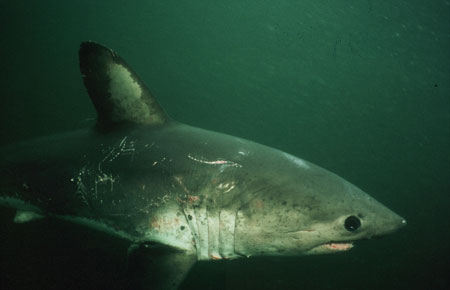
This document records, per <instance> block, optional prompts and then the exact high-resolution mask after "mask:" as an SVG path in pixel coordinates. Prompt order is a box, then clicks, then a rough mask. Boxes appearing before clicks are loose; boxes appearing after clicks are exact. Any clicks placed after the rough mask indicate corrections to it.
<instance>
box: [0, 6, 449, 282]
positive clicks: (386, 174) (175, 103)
mask: <svg viewBox="0 0 450 290" xmlns="http://www.w3.org/2000/svg"><path fill="white" fill-rule="evenodd" d="M449 7H450V4H449V1H419V0H413V1H374V0H337V1H325V0H304V1H294V0H291V1H281V0H280V1H264V0H259V1H256V0H253V1H244V0H239V1H237V0H227V1H184V0H178V1H173V0H170V1H150V0H148V1H130V2H127V3H126V2H125V1H117V0H114V1H86V0H80V1H72V2H70V3H69V1H23V0H22V1H17V0H16V1H1V2H0V32H1V37H0V52H1V57H2V58H1V65H2V67H1V70H0V89H1V93H0V100H1V106H0V110H1V111H0V124H1V131H0V144H6V143H11V142H14V141H17V140H22V139H25V138H32V137H36V136H40V135H48V134H52V133H56V132H61V131H67V130H72V129H75V128H80V127H85V126H90V125H92V124H93V119H94V118H95V111H94V109H93V107H92V105H91V103H90V100H89V98H88V96H87V94H86V92H85V89H84V87H83V85H82V82H81V79H80V75H79V69H78V60H77V50H78V46H79V43H80V42H81V41H83V40H94V41H96V42H99V43H102V44H104V45H106V46H109V47H111V48H114V50H116V51H117V52H118V53H120V55H121V56H122V57H123V58H124V59H126V60H127V62H128V63H129V64H130V65H131V66H132V67H134V69H135V70H136V71H137V72H138V73H139V74H140V76H141V77H142V79H143V80H145V82H146V83H147V85H148V86H149V87H150V89H151V91H152V92H153V93H154V95H156V96H157V98H158V99H159V101H160V103H161V105H162V106H163V107H164V108H165V110H166V111H167V112H168V113H169V115H171V116H172V117H173V118H174V119H176V120H179V121H181V122H185V123H188V124H190V125H194V126H198V127H202V128H206V129H211V130H215V131H221V132H225V133H229V134H232V135H237V136H240V137H244V138H247V139H251V140H254V141H257V142H260V143H263V144H266V145H269V146H272V147H276V148H278V149H282V150H284V151H287V152H289V153H292V154H294V155H297V156H300V157H302V158H305V159H307V160H309V161H312V162H314V163H316V164H319V165H321V166H323V167H325V168H327V169H330V170H331V171H334V172H335V173H337V174H339V175H341V176H342V177H345V178H346V179H348V180H349V181H351V182H352V183H354V184H356V185H358V186H359V187H361V188H362V189H364V190H365V191H367V192H368V193H370V194H371V195H372V196H374V197H375V198H376V199H378V200H379V201H381V202H382V203H384V204H385V205H387V206H388V207H390V208H391V209H393V210H394V211H396V212H397V213H399V214H400V215H402V216H404V217H405V218H406V219H407V220H408V226H407V227H406V228H405V229H403V230H402V231H400V232H398V233H395V234H393V235H391V236H388V237H385V238H383V239H379V240H373V241H365V242H361V243H358V244H357V246H356V248H355V249H353V250H351V251H350V252H347V253H344V254H340V255H328V256H315V257H304V258H297V259H280V260H276V261H273V260H266V259H255V260H252V259H249V260H238V261H233V262H217V263H200V264H198V265H197V266H195V267H194V269H193V270H192V271H191V272H190V274H189V276H188V278H187V280H186V281H185V283H184V284H183V285H182V288H183V289H198V288H202V289H264V290H268V289H374V290H375V289H386V290H391V289H392V290H403V289H405V290H406V289H408V290H411V289H448V287H449V281H448V278H447V274H448V273H447V271H446V269H448V268H449V91H450V90H449V79H450V75H449V49H450V47H449V32H448V28H449ZM13 216H14V213H13V212H12V211H10V210H6V209H4V210H2V212H1V219H2V220H1V221H2V222H1V229H0V241H1V244H0V246H1V252H0V253H1V257H0V260H1V261H0V263H1V276H2V277H1V279H0V281H1V282H0V283H1V284H0V288H1V289H106V288H107V289H122V288H123V287H125V286H124V284H123V282H122V279H121V278H122V277H123V274H124V261H125V253H126V249H127V244H126V243H124V242H122V241H116V240H112V241H111V240H110V239H108V238H107V237H103V236H101V235H98V234H95V233H92V232H89V231H86V230H84V229H80V228H70V229H67V226H66V225H65V224H61V223H56V222H53V223H50V225H48V224H46V223H44V222H38V223H37V224H34V225H30V224H28V225H14V224H13V223H12V221H11V220H12V217H13Z"/></svg>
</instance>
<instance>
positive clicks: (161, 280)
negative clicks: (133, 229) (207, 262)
mask: <svg viewBox="0 0 450 290" xmlns="http://www.w3.org/2000/svg"><path fill="white" fill-rule="evenodd" d="M196 260H197V256H196V255H193V254H188V253H186V252H185V251H182V250H179V249H175V248H172V247H170V246H166V245H162V244H158V243H148V244H142V245H141V244H139V245H137V244H133V245H131V246H130V249H129V251H128V277H129V279H130V284H131V285H130V286H131V287H130V288H131V289H139V290H150V289H151V290H160V289H167V290H172V289H178V286H179V284H180V283H181V282H182V281H183V280H184V278H185V277H186V275H187V273H188V272H189V270H190V269H191V267H192V265H193V264H194V263H195V262H196Z"/></svg>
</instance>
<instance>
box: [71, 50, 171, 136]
mask: <svg viewBox="0 0 450 290" xmlns="http://www.w3.org/2000/svg"><path fill="white" fill-rule="evenodd" d="M79 60H80V71H81V74H82V78H83V82H84V85H85V87H86V89H87V91H88V93H89V96H90V98H91V100H92V102H93V103H94V106H95V109H96V110H97V114H98V126H99V128H101V129H103V130H110V129H111V128H115V127H117V126H120V125H123V124H139V125H150V126H160V125H163V124H165V123H166V122H168V121H169V117H168V116H167V115H166V113H165V112H164V111H163V109H162V108H161V106H160V105H159V104H158V102H157V101H156V99H155V98H154V97H153V96H152V94H151V93H150V91H149V90H148V89H147V87H146V86H145V84H144V83H143V82H142V81H141V79H140V78H139V77H138V75H137V74H136V73H135V72H134V71H133V70H132V69H131V68H130V67H129V66H128V64H127V63H126V62H125V61H124V60H123V59H122V58H121V57H120V56H118V55H117V54H116V53H115V52H114V51H112V50H110V49H108V48H106V47H104V46H102V45H100V44H97V43H95V42H83V43H81V46H80V51H79Z"/></svg>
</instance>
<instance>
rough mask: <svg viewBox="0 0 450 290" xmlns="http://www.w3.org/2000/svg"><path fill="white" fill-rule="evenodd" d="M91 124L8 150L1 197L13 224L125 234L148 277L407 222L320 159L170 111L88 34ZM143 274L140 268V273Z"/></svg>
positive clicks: (167, 280) (166, 283) (84, 72)
mask: <svg viewBox="0 0 450 290" xmlns="http://www.w3.org/2000/svg"><path fill="white" fill-rule="evenodd" d="M79 64H80V71H81V76H82V80H83V82H84V85H85V87H86V89H87V92H88V94H89V96H90V99H91V100H92V103H93V105H94V106H95V109H96V111H97V120H96V124H95V125H94V126H93V127H90V128H86V129H81V130H76V131H71V132H66V133H63V134H57V135H53V136H45V137H41V138H38V139H34V140H30V141H24V142H19V143H16V144H10V145H7V146H4V147H3V148H2V149H1V150H0V204H1V205H2V206H6V207H10V208H13V209H16V210H17V211H16V215H15V217H14V222H15V223H19V224H20V223H27V222H32V221H33V220H36V219H40V218H44V217H46V218H56V219H62V220H65V221H67V222H69V223H76V224H81V225H83V226H86V227H89V228H93V229H96V230H99V231H102V232H105V233H107V234H108V235H112V236H116V237H119V238H121V239H126V240H128V241H129V243H130V248H129V251H128V253H127V255H128V257H129V263H130V265H132V264H133V261H136V260H137V259H138V258H137V257H139V255H146V257H148V258H147V260H145V261H146V263H148V264H149V266H148V267H143V268H139V267H133V266H130V269H131V270H130V271H131V272H133V271H136V272H139V271H140V272H143V273H141V274H142V275H146V276H147V277H149V278H148V279H145V283H144V282H143V280H141V282H140V283H138V282H136V283H135V287H134V286H133V288H134V289H139V288H140V289H177V288H178V286H179V285H180V283H181V282H182V281H183V279H184V278H185V276H186V274H187V273H188V272H189V270H190V268H191V267H192V266H193V265H194V264H195V262H196V261H205V260H210V261H214V260H227V259H238V258H250V257H258V256H267V257H286V256H289V257H295V256H302V255H312V254H328V253H339V252H345V251H348V250H350V249H351V248H352V247H353V246H354V242H355V241H357V240H365V239H371V238H373V237H378V236H383V235H386V234H389V233H392V232H395V231H397V230H398V229H400V228H402V227H404V226H405V225H406V221H405V219H404V218H403V217H401V216H399V215H397V214H396V213H394V212H393V211H391V210H390V209H388V208H387V207H385V206H384V205H382V204H381V203H379V202H378V201H376V200H375V199H374V198H373V197H371V196H370V195H368V194H367V193H365V192H364V191H362V190H361V189H359V188H358V187H356V186H355V185H353V184H351V183H350V182H348V181H346V180H345V179H343V178H341V177H339V176H338V175H336V174H334V173H332V172H330V171H327V170H326V169H323V168H321V167H319V166H317V165H314V164H313V163H311V162H308V161H306V160H303V159H301V158H298V157H295V156H293V155H290V154H288V153H285V152H283V151H280V150H277V149H274V148H270V147H267V146H264V145H261V144H258V143H255V142H252V141H248V140H245V139H242V138H238V137H233V136H229V135H226V134H221V133H217V132H213V131H208V130H204V129H200V128H196V127H192V126H189V125H186V124H183V123H180V122H177V121H175V120H173V119H172V118H170V117H169V116H168V115H167V113H166V112H165V111H164V110H163V108H162V107H161V106H160V104H159V103H158V101H157V100H156V98H155V97H154V96H153V95H152V93H151V92H150V90H149V89H148V88H147V87H146V85H145V84H144V82H143V81H142V80H141V79H140V78H139V76H138V75H137V73H136V72H134V71H133V70H132V69H131V68H130V66H129V65H128V64H127V63H126V62H125V61H124V60H123V59H122V58H121V57H120V56H119V55H118V54H117V53H116V52H114V51H113V50H111V49H109V48H107V47H105V46H103V45H101V44H98V43H95V42H90V41H89V42H83V43H81V45H80V49H79ZM133 273H134V272H133Z"/></svg>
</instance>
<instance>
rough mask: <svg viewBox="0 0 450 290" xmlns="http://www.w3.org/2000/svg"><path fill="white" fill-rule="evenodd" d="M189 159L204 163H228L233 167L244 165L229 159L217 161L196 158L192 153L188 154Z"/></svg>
mask: <svg viewBox="0 0 450 290" xmlns="http://www.w3.org/2000/svg"><path fill="white" fill-rule="evenodd" d="M187 157H188V158H189V159H192V160H194V161H197V162H200V163H204V164H210V165H228V166H232V167H242V165H241V164H239V163H235V162H232V161H227V160H215V161H208V160H205V159H199V158H195V157H193V156H192V155H190V154H188V156H187Z"/></svg>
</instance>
